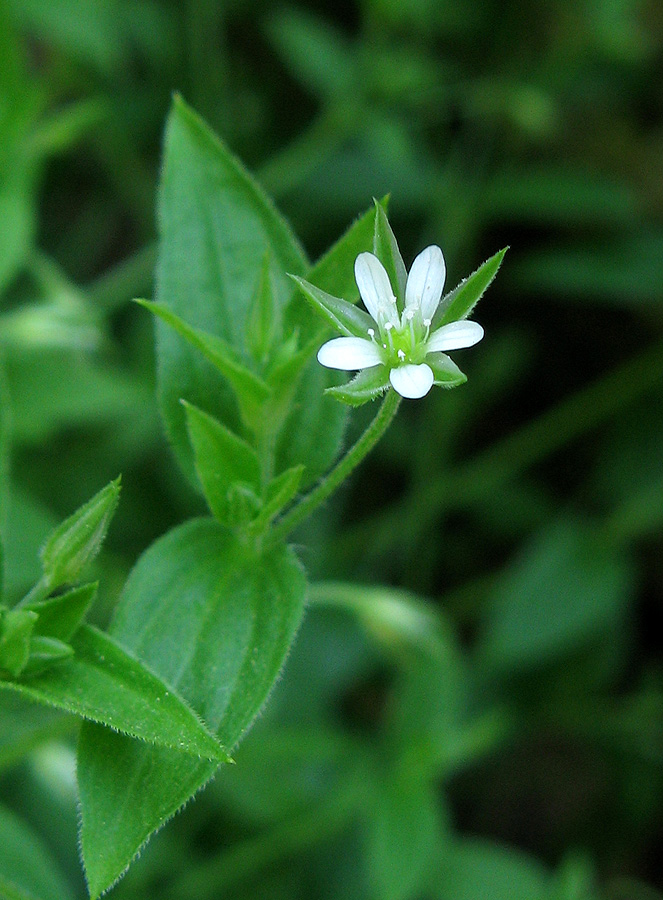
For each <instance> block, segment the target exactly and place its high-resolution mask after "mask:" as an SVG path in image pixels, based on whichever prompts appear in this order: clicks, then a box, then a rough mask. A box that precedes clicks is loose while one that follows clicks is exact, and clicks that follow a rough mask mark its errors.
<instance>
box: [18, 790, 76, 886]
mask: <svg viewBox="0 0 663 900" xmlns="http://www.w3.org/2000/svg"><path fill="white" fill-rule="evenodd" d="M0 897H2V900H73V893H72V891H71V888H70V887H69V885H68V884H67V882H66V880H65V878H64V877H63V875H62V873H61V872H60V870H59V868H58V866H57V864H56V862H55V860H54V859H53V857H52V856H51V853H50V851H49V849H48V848H47V847H46V846H45V845H44V844H43V843H42V841H41V839H40V838H39V837H38V836H37V835H36V834H35V833H34V832H33V831H32V829H30V828H29V827H28V825H26V823H25V822H23V821H21V819H19V818H18V816H16V815H14V813H13V812H10V810H8V809H6V808H5V807H3V806H0Z"/></svg>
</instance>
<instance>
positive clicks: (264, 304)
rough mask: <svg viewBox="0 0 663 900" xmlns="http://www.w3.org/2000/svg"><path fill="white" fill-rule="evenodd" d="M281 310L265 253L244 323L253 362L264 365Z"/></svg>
mask: <svg viewBox="0 0 663 900" xmlns="http://www.w3.org/2000/svg"><path fill="white" fill-rule="evenodd" d="M280 315H281V310H280V309H279V304H278V297H277V295H276V287H275V285H274V279H273V277H272V272H271V264H270V257H269V253H265V256H264V259H263V264H262V271H261V272H260V279H259V281H258V289H257V290H256V292H255V295H254V297H253V301H252V302H251V305H250V307H249V313H248V318H247V323H246V342H247V345H248V348H249V350H250V351H251V355H252V356H253V359H254V360H255V362H256V363H257V364H258V365H260V366H263V367H264V366H265V365H266V364H267V362H268V360H269V356H270V352H271V349H272V345H273V344H274V342H275V340H277V339H278V337H279V335H280V332H281V323H280Z"/></svg>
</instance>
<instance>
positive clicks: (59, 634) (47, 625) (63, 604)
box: [23, 582, 98, 642]
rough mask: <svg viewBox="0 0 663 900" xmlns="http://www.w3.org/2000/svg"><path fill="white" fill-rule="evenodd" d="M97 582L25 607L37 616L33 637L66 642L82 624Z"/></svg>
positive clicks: (94, 594) (95, 591)
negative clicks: (39, 636)
mask: <svg viewBox="0 0 663 900" xmlns="http://www.w3.org/2000/svg"><path fill="white" fill-rule="evenodd" d="M97 587H98V583H97V582H92V583H90V584H83V585H81V586H80V587H75V588H72V589H71V590H69V591H66V592H65V593H64V594H58V596H57V597H49V598H48V599H47V600H39V601H36V602H33V603H30V602H29V601H28V603H27V604H26V605H25V607H23V608H25V609H30V610H33V611H34V612H36V613H37V614H38V615H39V619H38V621H37V623H36V624H35V630H34V633H35V635H41V636H44V637H50V638H56V639H57V640H59V641H64V642H66V641H68V640H70V639H71V638H72V637H73V635H74V634H75V633H76V632H77V631H78V629H79V628H80V626H81V625H82V624H83V620H84V618H85V616H86V614H87V611H88V609H89V608H90V606H91V605H92V602H93V601H94V598H95V597H96V595H97Z"/></svg>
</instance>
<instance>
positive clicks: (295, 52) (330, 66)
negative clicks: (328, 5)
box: [269, 8, 357, 98]
mask: <svg viewBox="0 0 663 900" xmlns="http://www.w3.org/2000/svg"><path fill="white" fill-rule="evenodd" d="M269 35H270V38H271V40H272V43H273V44H274V45H275V47H276V50H277V52H278V53H279V54H280V55H281V56H282V57H283V59H284V61H285V64H286V65H287V66H288V69H289V70H290V71H291V72H292V73H293V75H294V76H295V78H297V79H298V80H299V81H301V83H302V84H304V85H305V86H306V87H308V88H309V89H310V90H311V91H312V92H313V93H314V94H315V95H317V96H320V97H324V98H328V97H338V96H343V95H345V94H346V93H347V92H348V91H349V90H350V89H351V87H352V84H353V80H354V75H355V70H356V66H357V56H356V54H355V51H354V49H353V47H352V46H351V45H350V44H349V43H348V41H347V39H346V38H345V37H344V36H343V35H342V34H341V32H340V31H337V30H336V29H335V28H333V27H332V25H331V24H330V23H329V22H328V21H327V20H324V19H322V18H318V17H316V16H312V15H311V14H310V13H304V12H302V11H301V10H297V9H295V8H290V9H281V10H279V12H278V13H277V14H276V15H275V16H273V17H272V19H271V20H270V22H269Z"/></svg>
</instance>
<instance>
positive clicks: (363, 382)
mask: <svg viewBox="0 0 663 900" xmlns="http://www.w3.org/2000/svg"><path fill="white" fill-rule="evenodd" d="M389 387H390V381H389V369H388V368H387V367H386V366H372V367H371V368H370V369H363V370H362V371H361V372H359V373H358V374H357V375H355V377H354V378H353V379H352V381H349V382H348V383H347V384H339V385H338V386H337V387H330V388H327V390H326V391H325V393H326V394H329V396H331V397H334V399H335V400H341V401H342V402H343V403H347V405H348V406H363V404H364V403H368V401H369V400H375V399H376V398H377V397H380V396H381V395H382V394H384V392H385V391H386V390H388V389H389Z"/></svg>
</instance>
